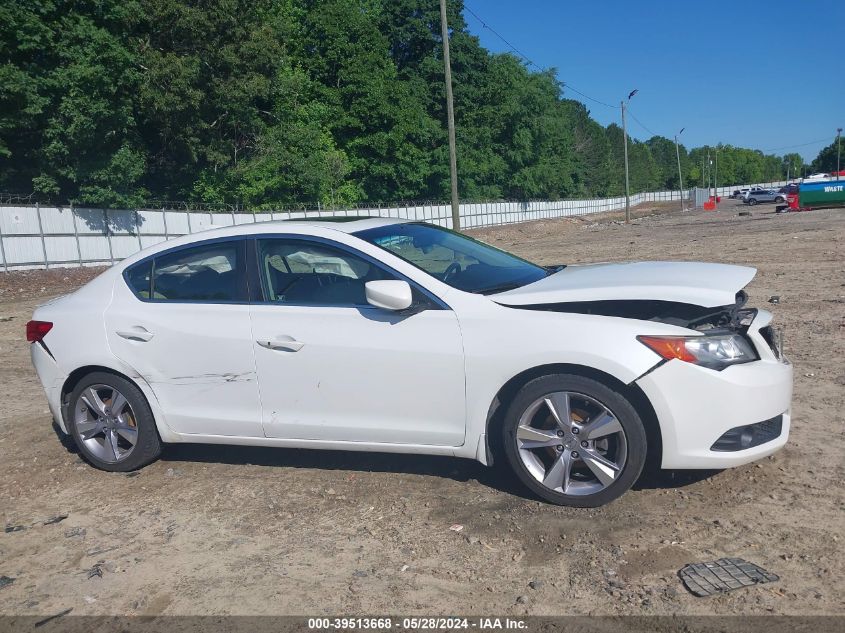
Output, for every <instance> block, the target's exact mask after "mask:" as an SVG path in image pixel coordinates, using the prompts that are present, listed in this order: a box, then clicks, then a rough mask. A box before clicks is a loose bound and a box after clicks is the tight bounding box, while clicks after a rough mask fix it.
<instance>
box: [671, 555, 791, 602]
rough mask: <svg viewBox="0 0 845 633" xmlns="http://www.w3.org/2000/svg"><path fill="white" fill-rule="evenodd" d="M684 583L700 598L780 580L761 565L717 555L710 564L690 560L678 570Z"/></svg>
mask: <svg viewBox="0 0 845 633" xmlns="http://www.w3.org/2000/svg"><path fill="white" fill-rule="evenodd" d="M678 576H680V578H681V580H682V581H683V582H684V586H685V587H686V588H687V589H689V590H690V592H691V593H693V594H694V595H696V596H698V597H700V598H703V597H705V596H712V595H714V594H717V593H724V592H726V591H733V590H734V589H740V588H742V587H750V586H751V585H759V584H763V583H767V582H774V581H775V580H780V578H779V577H778V576H776V575H775V574H770V573H769V572H767V571H766V570H765V569H763V568H762V567H758V566H757V565H755V564H754V563H749V562H748V561H747V560H743V559H742V558H720V559H719V560H716V561H713V562H710V563H691V564H689V565H686V566H685V567H684V568H683V569H681V571H679V572H678Z"/></svg>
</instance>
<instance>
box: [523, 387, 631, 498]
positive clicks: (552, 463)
mask: <svg viewBox="0 0 845 633" xmlns="http://www.w3.org/2000/svg"><path fill="white" fill-rule="evenodd" d="M514 439H515V441H516V447H517V452H518V454H519V457H520V459H521V461H522V464H523V465H524V466H525V468H526V470H528V472H529V473H531V475H532V476H533V477H534V479H536V480H537V481H538V482H539V483H540V484H542V485H543V486H545V487H546V488H548V489H549V490H552V491H554V492H558V493H563V494H566V495H576V496H585V495H592V494H595V493H597V492H600V491H602V490H604V489H605V488H607V487H608V486H610V485H611V484H613V483H614V482H615V481H616V480H617V479H618V478H619V476H620V475H621V473H622V470H623V469H624V467H625V463H626V461H627V458H628V442H627V438H626V436H625V431H624V429H623V428H622V425H621V424H620V422H619V419H618V418H617V417H616V416H615V415H614V414H613V412H611V411H610V409H608V408H607V407H606V406H604V405H603V404H601V403H600V402H599V401H598V400H596V399H595V398H592V397H590V396H587V395H584V394H580V393H575V392H570V391H557V392H553V393H550V394H547V395H545V396H543V397H541V398H538V399H537V400H535V401H534V402H533V403H531V405H529V406H528V408H527V409H526V410H525V412H524V413H523V414H522V416H521V417H520V419H519V425H518V426H517V430H516V434H515V438H514Z"/></svg>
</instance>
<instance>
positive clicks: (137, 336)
mask: <svg viewBox="0 0 845 633" xmlns="http://www.w3.org/2000/svg"><path fill="white" fill-rule="evenodd" d="M115 334H117V335H118V336H122V337H123V338H125V339H129V340H130V341H141V342H144V343H146V342H147V341H149V340H150V339H151V338H152V337H153V333H152V332H150V331H149V330H148V329H147V328H145V327H143V326H140V325H133V326H132V327H131V328H129V329H128V330H117V331H116V332H115Z"/></svg>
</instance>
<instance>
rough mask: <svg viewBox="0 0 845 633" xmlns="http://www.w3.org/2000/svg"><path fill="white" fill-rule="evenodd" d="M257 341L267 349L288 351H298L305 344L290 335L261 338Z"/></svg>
mask: <svg viewBox="0 0 845 633" xmlns="http://www.w3.org/2000/svg"><path fill="white" fill-rule="evenodd" d="M257 343H258V344H259V345H260V346H261V347H266V348H267V349H276V350H286V351H288V352H298V351H299V350H301V349H302V348H303V347H304V346H305V343H301V342H300V341H297V340H296V339H295V338H293V337H292V336H277V337H276V338H274V339H272V340H262V341H257Z"/></svg>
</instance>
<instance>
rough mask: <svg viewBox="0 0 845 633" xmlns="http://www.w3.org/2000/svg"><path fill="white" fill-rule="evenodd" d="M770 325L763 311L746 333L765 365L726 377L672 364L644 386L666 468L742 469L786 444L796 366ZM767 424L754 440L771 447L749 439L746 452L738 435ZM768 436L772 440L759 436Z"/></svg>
mask: <svg viewBox="0 0 845 633" xmlns="http://www.w3.org/2000/svg"><path fill="white" fill-rule="evenodd" d="M770 323H771V314H770V313H769V312H766V311H764V310H760V311H759V312H757V314H756V315H755V317H754V320H753V322H752V323H751V324H750V326H748V329H747V331H746V334H747V336H748V337H749V339H750V340H751V341H752V342H753V344H754V346H755V348H756V350H757V353H758V355H759V357H760V358H759V360H756V361H753V362H750V363H744V364H740V365H734V366H731V367H727V368H726V369H724V370H722V371H714V370H712V369H707V368H705V367H700V366H698V365H694V364H691V363H686V362H683V361H680V360H670V361H668V362H666V363H663V364H662V365H660V366H658V367H657V368H656V369H654V370H653V371H651V372H649V373H648V374H646V375H644V376H643V377H641V378H640V379H638V380H637V385H639V386H640V388H642V390H643V392H644V393H645V394H646V396H647V397H648V398H649V400H650V401H651V404H652V406H653V407H654V410H655V413H656V414H657V419H658V421H659V423H660V430H661V434H662V436H663V459H662V467H663V468H672V469H684V468H700V469H710V468H713V469H719V468H729V467H732V466H740V465H743V464H747V463H749V462H752V461H755V460H758V459H760V458H762V457H766V456H768V455H771V454H772V453H774V452H775V451H777V450H778V449H780V448H781V447H782V446H783V445H784V444H786V441H787V439H788V437H789V426H790V406H791V401H792V365H791V364H790V363H789V362H788V361H786V360H785V359H784V358H783V355H782V353H781V352H780V349H779V347H778V345H777V344H776V342H775V339H774V337H772V335H771V329H770ZM775 419H777V420H779V422H780V424H779V430H780V432H779V433H778V434H776V435H775V434H774V433H773V432H772V430H771V428H772V427H773V425H772V424H771V422H770V421H771V420H775ZM765 423H769V424H768V426H767V427H766V428H763V427H755V431H753V436H754V438H758V437H759V438H760V439H763V440H765V441H759V442H755V441H751V442H749V441H748V440H747V439H746V440H745V445H746V446H747V448H746V447H743V439H742V431H739V432H737V431H736V429H737V428H738V427H748V426H750V425H758V424H765ZM756 428H759V430H756ZM764 432H768V433H769V436H765V435H759V434H760V433H764ZM726 434H727V439H726ZM731 434H734V435H738V439H737V443H735V444H732V443H731V441H730V440H731V437H732V435H731ZM746 435H747V433H746ZM720 440H722V441H721V443H720ZM714 447H715V450H714ZM725 448H728V450H725ZM731 449H733V450H731Z"/></svg>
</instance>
